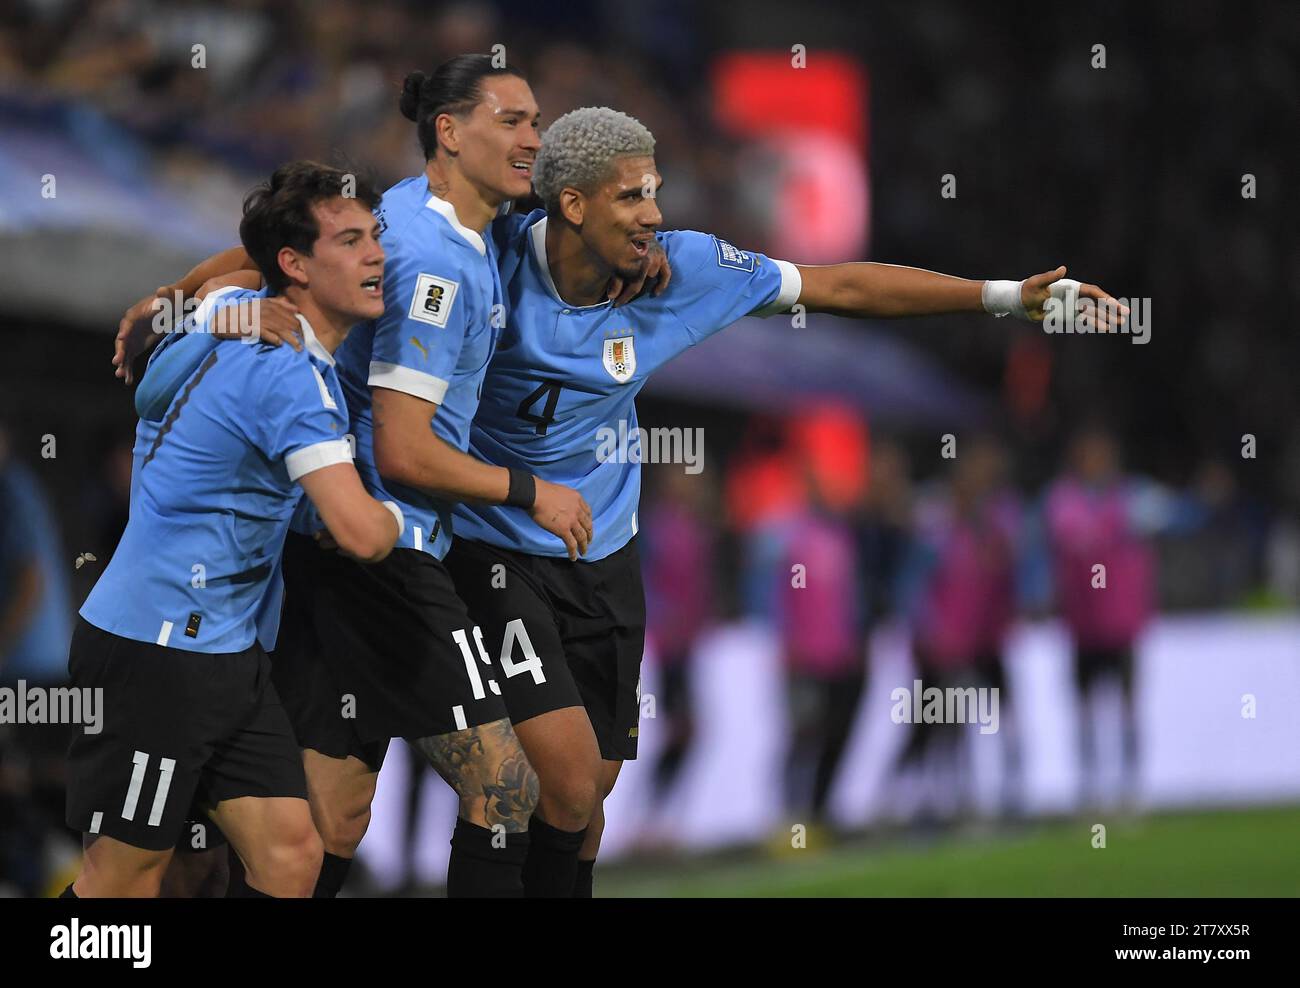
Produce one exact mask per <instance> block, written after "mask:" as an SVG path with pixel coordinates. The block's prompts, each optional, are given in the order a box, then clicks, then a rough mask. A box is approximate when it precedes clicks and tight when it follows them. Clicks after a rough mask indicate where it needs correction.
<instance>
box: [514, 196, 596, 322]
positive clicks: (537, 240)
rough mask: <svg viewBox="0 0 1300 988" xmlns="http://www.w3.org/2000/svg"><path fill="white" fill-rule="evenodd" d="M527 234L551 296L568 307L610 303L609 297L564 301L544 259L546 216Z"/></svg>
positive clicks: (580, 307) (587, 307) (574, 307)
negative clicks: (583, 302) (580, 302)
mask: <svg viewBox="0 0 1300 988" xmlns="http://www.w3.org/2000/svg"><path fill="white" fill-rule="evenodd" d="M528 236H529V237H530V238H531V239H532V241H533V254H534V255H535V256H536V257H537V266H538V267H539V268H541V269H542V281H544V282H545V283H546V290H547V291H548V292H550V293H551V298H553V299H555V301H557V302H559V303H560V304H561V305H563V306H564V307H565V308H568V309H599V308H600V307H601V306H602V305H610V304H612V303H611V302H610V301H609V299H605V301H603V302H593V303H592V304H591V305H574V304H573V303H571V302H566V301H564V299H562V298H561V297H560V292H559V289H557V288H556V287H555V279H554V278H552V277H551V265H550V262H549V261H547V260H546V217H545V216H543V217H542V218H541V219H540V220H538V221H537V222H536V223H534V224H533V225H532V226H531V227H529V229H528Z"/></svg>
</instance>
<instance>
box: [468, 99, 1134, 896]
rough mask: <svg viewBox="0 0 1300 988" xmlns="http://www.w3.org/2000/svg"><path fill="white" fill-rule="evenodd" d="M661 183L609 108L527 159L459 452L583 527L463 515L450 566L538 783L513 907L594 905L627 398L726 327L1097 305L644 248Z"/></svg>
mask: <svg viewBox="0 0 1300 988" xmlns="http://www.w3.org/2000/svg"><path fill="white" fill-rule="evenodd" d="M660 184H661V179H660V176H659V173H658V170H657V168H656V167H655V161H654V138H653V137H652V136H651V134H650V132H649V131H648V130H647V129H646V128H645V127H644V126H642V125H641V124H640V123H639V122H638V121H636V120H634V119H632V118H631V117H628V116H626V115H624V114H622V113H618V112H616V111H614V110H611V109H609V108H605V107H587V108H583V109H580V110H574V111H573V112H571V113H568V114H566V115H564V116H563V117H561V118H560V119H559V120H557V121H556V122H555V123H554V124H553V125H552V126H551V127H550V128H549V129H548V130H547V133H546V135H545V137H544V139H543V142H542V147H541V150H540V152H539V153H538V156H537V162H536V167H535V174H534V186H535V188H536V191H537V193H538V194H539V195H540V196H541V198H542V200H543V202H544V203H545V210H544V211H542V210H539V211H537V212H536V213H534V214H533V215H531V216H529V217H528V218H527V221H526V224H525V230H524V232H523V233H522V235H521V236H519V237H517V238H516V239H515V240H514V241H513V242H512V244H511V245H510V246H509V248H508V249H507V250H504V251H503V252H502V256H501V273H502V280H503V282H504V283H505V285H506V295H507V304H508V308H509V319H508V320H507V323H506V328H505V330H504V332H503V333H502V337H501V340H500V342H499V343H498V345H497V349H496V353H495V355H494V357H493V360H492V363H491V364H490V365H489V366H488V371H487V377H486V379H485V381H484V386H483V399H482V401H481V403H480V405H479V408H478V414H477V415H476V417H475V419H474V423H473V426H472V428H471V431H470V452H471V453H472V454H473V455H475V456H478V457H480V458H481V459H484V460H487V461H488V462H491V463H499V464H502V465H504V466H507V467H509V468H511V469H512V470H518V471H526V472H528V473H533V474H537V475H538V476H541V477H544V478H546V479H548V480H550V481H552V482H555V483H563V484H569V485H572V486H573V487H575V488H576V489H577V490H578V491H580V492H581V493H582V494H583V496H584V497H585V498H586V500H587V502H588V503H589V504H590V505H591V509H592V512H593V519H594V529H595V535H594V538H593V540H592V542H591V544H590V545H589V546H588V549H587V552H586V553H585V554H584V556H583V558H582V559H581V560H580V561H577V562H574V561H572V560H571V558H570V556H569V553H567V552H566V550H565V546H564V545H562V544H561V543H560V542H559V541H558V540H557V539H555V538H554V537H552V536H550V535H548V534H547V533H545V532H542V531H539V530H538V529H537V528H536V527H535V526H530V525H528V524H527V522H526V519H525V517H524V515H523V514H522V513H521V512H519V511H518V510H516V509H514V508H512V507H511V506H509V505H493V504H478V505H471V504H465V505H462V506H460V507H458V508H457V511H456V533H457V539H456V543H455V545H454V546H453V547H452V550H451V553H450V554H449V555H448V557H447V565H448V569H449V570H450V571H451V574H452V576H453V578H454V579H455V581H456V589H457V590H458V591H459V593H460V594H461V596H462V597H463V598H464V600H465V602H466V604H467V605H468V606H469V609H470V613H471V615H473V617H474V619H475V621H476V623H477V624H478V625H479V626H480V627H481V628H482V629H483V631H484V636H485V644H486V646H487V650H488V654H489V655H492V656H497V657H499V661H500V665H501V672H502V673H503V676H502V678H501V680H500V686H501V688H502V691H503V694H504V696H505V700H506V706H507V707H508V709H509V711H510V716H511V720H512V721H513V722H514V725H515V732H516V734H517V735H518V737H519V739H520V741H521V742H522V743H523V746H524V751H525V752H526V753H527V755H528V758H529V761H530V762H531V764H532V765H533V767H534V768H535V769H536V770H537V773H538V776H539V777H540V780H541V793H540V801H539V804H538V808H537V812H536V813H535V815H534V818H533V823H532V827H531V834H532V846H531V848H530V851H529V857H528V861H527V863H526V866H525V873H524V878H525V884H526V889H527V892H528V894H529V895H560V896H566V895H575V896H589V895H591V888H592V869H593V866H594V861H595V858H596V854H597V851H598V849H599V846H600V836H601V831H602V830H603V826H604V811H603V801H604V799H605V797H606V796H608V794H609V793H610V792H611V791H612V789H613V786H614V782H615V780H616V779H617V777H618V773H619V770H620V768H621V767H622V764H623V762H624V761H625V760H626V759H629V758H634V757H636V749H637V733H638V718H639V706H640V703H639V700H640V696H639V693H640V663H641V653H642V645H643V641H644V623H645V617H644V597H643V593H642V588H641V568H640V564H639V562H638V558H637V548H636V533H637V503H638V496H639V491H640V464H639V458H638V457H636V456H632V455H626V454H628V453H630V452H631V451H630V450H620V449H617V448H616V441H615V440H614V439H613V437H617V436H620V435H630V436H635V435H636V434H637V433H636V429H637V424H636V408H635V403H634V400H635V397H636V395H637V393H638V392H639V391H640V390H641V388H642V386H643V385H644V384H645V381H646V380H647V378H648V377H649V376H650V375H651V374H652V373H653V372H654V371H655V370H656V369H657V368H658V367H660V366H662V365H663V364H664V363H665V362H666V361H668V360H671V359H672V358H673V357H674V356H676V355H677V354H679V353H681V352H682V351H683V350H686V349H687V348H688V347H690V346H692V345H694V344H696V343H698V342H700V341H701V340H703V339H705V338H706V337H708V336H709V335H711V334H712V333H715V332H717V331H718V330H720V329H722V328H724V327H725V326H728V325H730V324H731V323H733V322H735V321H736V320H737V319H739V318H741V317H742V316H746V315H770V314H773V313H778V312H785V311H789V310H790V308H791V307H792V306H793V305H795V304H796V303H798V304H799V305H801V306H803V307H804V308H805V309H806V310H807V311H811V312H826V313H831V314H836V315H843V316H850V317H859V318H882V317H895V316H908V315H924V314H935V313H945V312H986V311H987V312H992V313H994V314H995V315H1005V314H1008V313H1014V314H1017V315H1019V316H1021V317H1022V318H1028V319H1031V320H1040V319H1042V318H1043V317H1044V304H1045V302H1046V301H1047V300H1048V299H1049V298H1051V297H1056V298H1059V299H1063V300H1067V299H1068V300H1069V301H1071V302H1072V301H1073V300H1074V299H1076V298H1077V299H1079V300H1083V299H1089V300H1093V302H1092V303H1091V304H1094V305H1095V303H1096V302H1097V301H1102V300H1109V301H1110V302H1112V303H1113V300H1111V299H1110V297H1109V296H1108V295H1106V293H1105V292H1103V291H1102V290H1101V289H1099V288H1097V287H1096V286H1093V285H1082V286H1081V285H1079V284H1078V283H1077V282H1066V281H1064V280H1063V279H1062V276H1063V275H1064V274H1065V269H1064V268H1058V269H1057V270H1055V271H1048V272H1045V273H1043V274H1039V275H1035V276H1033V277H1030V278H1027V279H1025V280H1024V281H1022V282H994V281H987V282H981V281H971V280H967V279H964V278H955V277H950V276H948V275H942V274H936V273H933V272H929V271H922V270H918V269H915V268H906V267H898V266H893V265H886V264H874V263H852V264H836V265H828V266H817V267H809V266H805V265H795V264H791V263H788V262H786V261H775V260H772V259H769V258H767V257H764V256H763V255H761V254H756V253H753V252H749V251H744V250H740V249H738V248H736V247H734V246H732V245H731V244H729V243H727V242H726V241H724V240H721V239H719V238H717V237H714V236H710V235H709V234H706V233H697V232H693V231H676V232H670V233H658V232H657V231H658V228H659V226H660V224H661V222H662V220H663V217H662V216H661V214H660V211H659V208H658V205H657V203H656V199H655V197H654V196H655V191H656V190H657V189H658V188H659V185H660ZM656 239H658V241H659V243H660V244H662V246H663V249H664V250H665V251H666V252H667V259H668V263H669V265H670V266H671V269H672V277H671V283H670V284H669V286H668V287H667V289H666V290H665V291H664V292H663V293H662V294H660V295H658V296H643V297H642V298H640V299H638V300H637V301H635V302H633V303H632V304H630V305H628V306H626V307H623V308H618V309H615V308H614V307H613V306H612V305H611V304H610V303H609V302H608V301H607V299H606V286H607V285H608V284H609V282H610V280H611V278H614V277H621V278H623V279H625V280H634V279H636V278H638V277H640V276H641V275H642V274H643V273H644V269H645V265H646V264H647V259H648V257H649V255H650V251H651V249H652V247H653V245H654V243H655V241H656ZM1067 304H1068V303H1067ZM1105 317H1106V318H1107V319H1108V320H1114V319H1118V318H1119V312H1118V311H1115V310H1112V311H1110V312H1107V313H1106V314H1105Z"/></svg>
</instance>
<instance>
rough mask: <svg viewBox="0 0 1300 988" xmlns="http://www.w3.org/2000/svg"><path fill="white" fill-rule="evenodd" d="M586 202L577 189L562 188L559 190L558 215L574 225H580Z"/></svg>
mask: <svg viewBox="0 0 1300 988" xmlns="http://www.w3.org/2000/svg"><path fill="white" fill-rule="evenodd" d="M585 206H586V202H585V200H584V198H583V195H582V193H581V192H579V191H578V190H577V189H563V190H561V192H560V215H561V216H563V217H564V218H565V219H566V220H568V221H569V222H570V223H572V224H573V225H574V226H582V217H583V212H584V208H585Z"/></svg>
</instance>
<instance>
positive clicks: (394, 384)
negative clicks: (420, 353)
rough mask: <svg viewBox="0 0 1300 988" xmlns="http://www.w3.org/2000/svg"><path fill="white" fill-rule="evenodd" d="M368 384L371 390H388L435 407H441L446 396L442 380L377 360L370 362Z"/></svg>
mask: <svg viewBox="0 0 1300 988" xmlns="http://www.w3.org/2000/svg"><path fill="white" fill-rule="evenodd" d="M369 384H370V386H371V387H372V388H388V390H390V391H400V392H402V393H403V394H408V395H413V396H414V397H416V398H423V399H424V400H425V401H431V402H433V403H434V404H435V405H441V404H442V399H443V398H445V397H446V396H447V382H446V381H445V380H443V379H442V378H440V377H434V376H433V375H432V374H426V373H424V371H418V370H412V369H411V368H410V367H403V366H402V365H401V364H386V363H384V362H383V361H379V360H372V361H371V362H370V381H369Z"/></svg>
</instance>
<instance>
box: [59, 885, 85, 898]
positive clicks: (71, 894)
mask: <svg viewBox="0 0 1300 988" xmlns="http://www.w3.org/2000/svg"><path fill="white" fill-rule="evenodd" d="M59 898H60V899H80V898H81V896H79V895H77V890H76V889H74V888H73V887H72V883H71V882H68V887H67V888H65V889H64V890H63V891H62V892H60V893H59Z"/></svg>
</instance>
